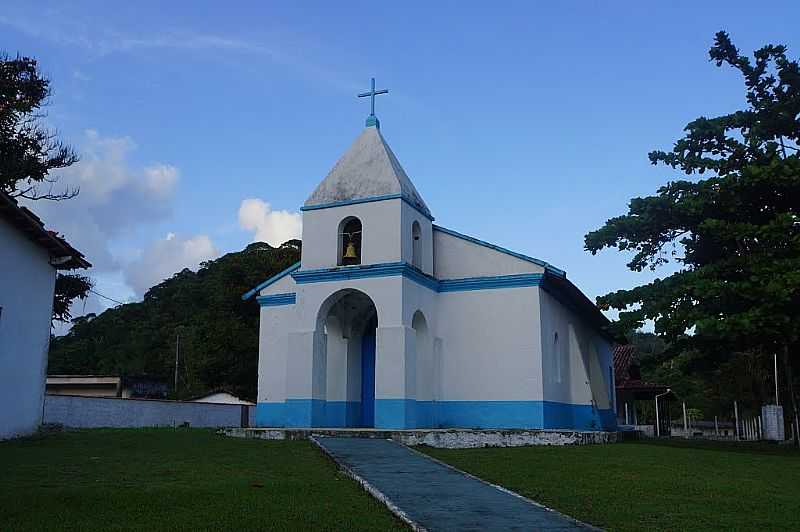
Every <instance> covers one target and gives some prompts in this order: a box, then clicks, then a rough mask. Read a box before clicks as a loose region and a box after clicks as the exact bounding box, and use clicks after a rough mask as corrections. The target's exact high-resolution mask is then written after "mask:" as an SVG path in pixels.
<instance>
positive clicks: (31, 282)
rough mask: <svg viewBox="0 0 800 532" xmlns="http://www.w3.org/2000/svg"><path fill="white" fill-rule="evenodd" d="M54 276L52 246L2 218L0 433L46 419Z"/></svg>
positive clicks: (24, 430)
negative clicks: (30, 237) (48, 249)
mask: <svg viewBox="0 0 800 532" xmlns="http://www.w3.org/2000/svg"><path fill="white" fill-rule="evenodd" d="M55 276H56V270H55V269H54V268H53V267H52V266H50V265H49V256H48V254H47V252H46V251H45V250H44V249H42V248H41V247H39V246H37V245H35V244H34V243H33V242H31V241H30V240H28V239H27V238H25V237H24V236H23V235H22V234H21V233H20V232H19V231H18V230H17V229H15V228H14V227H12V226H10V225H9V224H8V223H7V222H5V221H3V220H0V307H2V308H3V310H2V315H0V405H2V407H1V408H0V439H4V438H11V437H15V436H22V435H26V434H31V433H33V432H34V431H36V429H37V427H38V426H39V424H40V422H41V419H42V401H43V397H44V388H45V378H46V375H47V351H48V346H49V342H50V317H51V314H52V308H53V289H54V285H55Z"/></svg>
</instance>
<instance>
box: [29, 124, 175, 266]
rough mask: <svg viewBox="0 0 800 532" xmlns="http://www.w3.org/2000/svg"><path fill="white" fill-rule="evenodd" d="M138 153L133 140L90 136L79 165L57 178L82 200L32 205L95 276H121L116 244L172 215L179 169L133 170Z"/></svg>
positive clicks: (60, 185) (159, 166)
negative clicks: (132, 159) (90, 266)
mask: <svg viewBox="0 0 800 532" xmlns="http://www.w3.org/2000/svg"><path fill="white" fill-rule="evenodd" d="M135 149H136V144H135V143H134V142H133V140H132V139H131V138H130V137H103V136H101V135H100V134H99V133H98V132H97V131H95V130H88V131H86V134H85V138H84V142H83V143H81V149H80V152H81V160H80V161H79V162H78V163H76V164H75V165H73V166H71V167H69V168H66V169H64V170H61V171H58V172H57V173H54V177H57V178H58V182H57V184H56V185H55V191H59V190H62V189H64V188H79V189H80V193H79V194H78V196H77V197H75V198H73V199H70V200H67V201H60V202H49V201H37V202H29V203H28V205H29V206H30V207H31V209H33V211H34V212H36V213H37V214H38V215H39V216H41V218H42V219H43V220H44V221H45V224H46V226H47V227H48V229H52V230H55V231H58V232H59V233H61V234H63V235H65V236H66V238H67V240H68V241H69V242H70V243H71V244H72V245H74V246H75V247H76V248H77V249H79V250H80V251H82V252H83V253H84V254H85V255H86V257H87V259H88V260H89V261H90V262H92V264H94V266H95V271H99V272H110V271H118V270H119V268H120V263H119V261H118V260H117V259H116V258H115V257H114V256H113V255H112V253H111V251H110V249H111V244H112V242H113V241H114V240H115V239H118V238H120V237H124V236H125V235H127V234H130V232H131V230H132V229H134V228H137V227H140V226H142V225H148V224H152V223H155V222H160V221H163V220H165V219H167V218H168V217H169V216H170V215H171V213H172V201H173V198H174V193H175V187H176V185H177V182H178V179H179V172H178V169H177V168H175V167H174V166H172V165H169V164H163V163H155V164H153V165H151V166H148V167H146V168H134V167H132V166H131V165H130V164H129V162H128V160H129V157H130V154H131V152H133V151H134V150H135Z"/></svg>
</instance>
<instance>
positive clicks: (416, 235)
mask: <svg viewBox="0 0 800 532" xmlns="http://www.w3.org/2000/svg"><path fill="white" fill-rule="evenodd" d="M411 265H412V266H414V267H415V268H419V269H422V229H421V228H420V226H419V222H418V221H416V220H414V223H413V224H411Z"/></svg>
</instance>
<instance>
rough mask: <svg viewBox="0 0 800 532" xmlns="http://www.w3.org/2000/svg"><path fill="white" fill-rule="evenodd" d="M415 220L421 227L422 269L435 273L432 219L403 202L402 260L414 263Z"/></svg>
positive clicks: (431, 273) (429, 273)
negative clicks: (413, 229) (412, 229)
mask: <svg viewBox="0 0 800 532" xmlns="http://www.w3.org/2000/svg"><path fill="white" fill-rule="evenodd" d="M414 222H417V223H419V227H420V246H419V249H420V250H421V251H422V257H421V259H422V260H421V262H420V269H421V270H422V271H423V272H424V273H427V274H428V275H433V224H432V223H431V221H430V220H429V219H428V218H426V217H425V216H423V215H422V214H420V212H419V211H418V210H416V209H414V208H413V207H411V206H410V205H408V204H407V203H405V202H403V204H402V222H401V223H402V230H401V233H402V234H401V245H402V254H401V255H402V260H403V261H404V262H407V263H408V264H413V260H412V258H413V252H414V245H413V243H414V241H413V238H412V234H411V228H412V226H413V224H414Z"/></svg>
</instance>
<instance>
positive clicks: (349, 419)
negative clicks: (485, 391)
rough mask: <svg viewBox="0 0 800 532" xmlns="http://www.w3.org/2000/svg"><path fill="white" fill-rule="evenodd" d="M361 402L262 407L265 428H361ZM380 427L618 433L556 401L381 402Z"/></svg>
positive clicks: (594, 413) (607, 415) (610, 424)
mask: <svg viewBox="0 0 800 532" xmlns="http://www.w3.org/2000/svg"><path fill="white" fill-rule="evenodd" d="M361 419H362V415H361V403H360V402H358V401H323V400H319V399H289V400H287V401H286V402H283V403H259V404H258V406H257V408H256V425H257V426H259V427H297V428H301V427H331V428H338V427H359V426H361ZM375 428H379V429H417V428H420V429H422V428H474V429H563V430H616V428H617V425H616V416H615V415H614V412H613V411H612V410H610V409H604V410H601V409H595V408H593V407H592V406H591V405H574V404H569V403H557V402H553V401H415V400H413V399H377V400H376V401H375Z"/></svg>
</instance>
